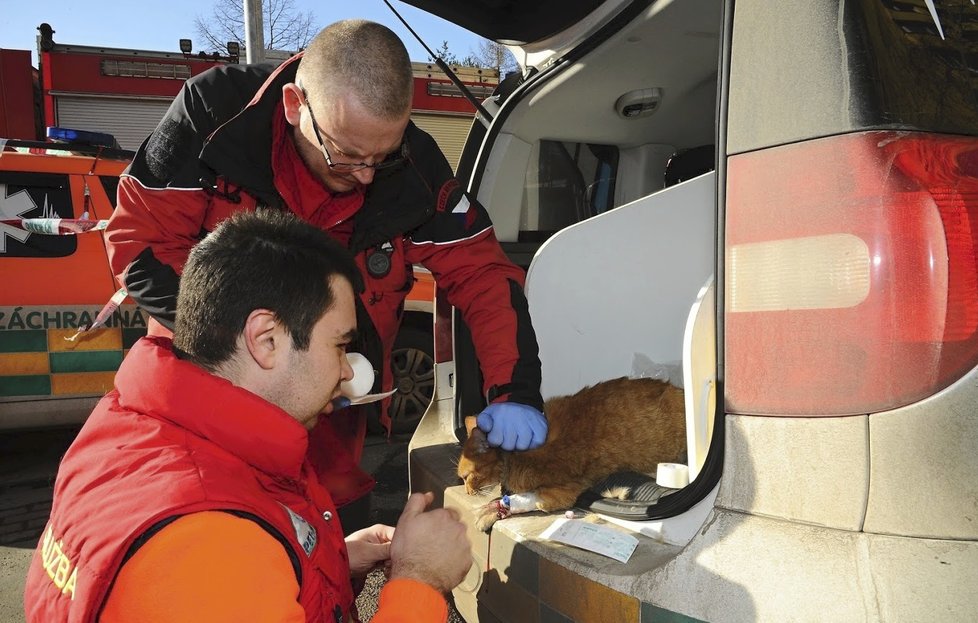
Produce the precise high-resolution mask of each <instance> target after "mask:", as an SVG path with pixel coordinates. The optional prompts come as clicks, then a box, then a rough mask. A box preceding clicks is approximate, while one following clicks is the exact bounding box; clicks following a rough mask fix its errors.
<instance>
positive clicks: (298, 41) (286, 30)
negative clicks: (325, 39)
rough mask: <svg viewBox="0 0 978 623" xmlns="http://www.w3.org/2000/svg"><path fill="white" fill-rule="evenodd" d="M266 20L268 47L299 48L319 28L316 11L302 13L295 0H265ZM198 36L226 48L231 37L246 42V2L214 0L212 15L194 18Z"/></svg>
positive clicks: (215, 46)
mask: <svg viewBox="0 0 978 623" xmlns="http://www.w3.org/2000/svg"><path fill="white" fill-rule="evenodd" d="M262 21H263V22H264V27H265V32H264V35H265V47H266V48H267V49H269V50H286V51H289V52H298V51H299V50H301V49H303V48H305V47H306V46H307V45H309V42H310V41H312V38H313V37H314V36H316V33H318V32H319V28H318V27H317V26H316V17H315V15H314V14H313V12H312V11H307V12H306V13H301V12H300V11H298V10H297V9H296V6H295V1H294V0H263V1H262ZM194 26H195V27H196V29H197V36H199V37H200V38H202V39H203V40H204V47H206V48H209V49H210V50H211V51H218V52H223V50H224V49H225V46H226V45H227V42H228V41H237V42H238V43H239V44H241V45H242V46H243V45H244V42H245V24H244V3H243V2H242V0H214V9H213V11H212V13H211V15H210V16H209V17H204V16H201V15H198V16H197V17H196V19H194Z"/></svg>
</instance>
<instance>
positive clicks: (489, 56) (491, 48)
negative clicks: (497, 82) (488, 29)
mask: <svg viewBox="0 0 978 623" xmlns="http://www.w3.org/2000/svg"><path fill="white" fill-rule="evenodd" d="M469 59H471V60H472V61H473V64H474V65H477V66H479V67H492V68H494V69H497V70H499V76H500V78H502V77H505V76H506V75H507V74H509V73H512V72H514V71H517V70H518V69H519V66H518V65H517V63H516V57H514V56H513V53H512V52H510V51H509V50H507V49H506V46H504V45H503V44H501V43H497V42H495V41H492V40H490V39H481V40H480V41H479V46H478V49H477V50H473V51H472V52H471V54H470V55H469V56H467V57H466V60H469Z"/></svg>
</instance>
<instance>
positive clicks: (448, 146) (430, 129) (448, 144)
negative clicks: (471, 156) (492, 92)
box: [411, 112, 473, 171]
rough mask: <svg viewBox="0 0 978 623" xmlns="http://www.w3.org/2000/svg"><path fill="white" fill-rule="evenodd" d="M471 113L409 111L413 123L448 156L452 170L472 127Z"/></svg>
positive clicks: (456, 163)
mask: <svg viewBox="0 0 978 623" xmlns="http://www.w3.org/2000/svg"><path fill="white" fill-rule="evenodd" d="M472 119H473V118H472V116H471V115H439V114H432V113H419V112H415V113H411V120H412V121H414V123H415V125H417V126H418V127H419V128H421V129H422V130H424V131H425V132H427V133H428V134H430V135H431V136H432V137H433V138H434V139H435V142H436V143H438V146H439V147H441V150H442V151H443V152H444V153H445V157H446V158H448V164H450V165H452V170H453V171H454V170H455V168H456V167H457V166H458V159H459V157H461V155H462V147H463V146H464V145H465V138H466V137H467V136H468V135H469V128H470V127H472Z"/></svg>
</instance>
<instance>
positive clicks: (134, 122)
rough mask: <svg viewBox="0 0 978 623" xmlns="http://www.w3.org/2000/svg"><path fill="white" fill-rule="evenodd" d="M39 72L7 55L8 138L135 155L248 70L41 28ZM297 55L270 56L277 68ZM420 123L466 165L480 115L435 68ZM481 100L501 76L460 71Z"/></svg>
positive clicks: (211, 58) (232, 50) (212, 55)
mask: <svg viewBox="0 0 978 623" xmlns="http://www.w3.org/2000/svg"><path fill="white" fill-rule="evenodd" d="M38 31H39V34H38V37H37V41H38V69H36V70H35V69H34V68H33V67H32V66H31V58H30V53H29V52H28V51H25V50H4V49H0V81H2V82H3V84H4V90H3V93H2V94H0V137H3V138H18V139H40V138H42V137H43V134H44V127H45V126H58V127H66V128H72V129H78V130H89V131H95V132H106V133H109V134H112V135H113V136H114V137H115V138H116V140H117V141H118V143H119V147H121V148H123V149H128V150H135V149H136V148H138V147H139V145H140V143H142V141H143V139H145V138H146V136H148V135H149V134H150V133H151V132H152V131H153V129H154V128H155V127H156V124H157V123H159V121H160V119H161V118H162V117H163V114H164V113H165V112H166V109H167V107H168V106H169V105H170V101H172V100H173V98H174V96H176V94H177V93H178V92H179V91H180V87H181V86H182V85H183V83H184V81H185V80H187V79H188V78H190V77H192V76H195V75H197V74H199V73H201V72H204V71H206V70H207V69H210V68H211V67H214V66H216V65H221V64H226V63H237V62H239V61H240V62H243V59H241V58H240V57H239V55H238V50H239V46H238V45H237V43H235V42H230V43H229V44H228V46H227V47H228V49H227V51H225V52H223V53H220V52H203V51H201V52H197V53H193V52H191V50H192V42H191V41H190V40H189V39H181V40H180V48H181V50H182V51H178V52H159V51H151V50H132V49H121V48H108V47H102V46H90V45H73V44H63V43H57V42H55V41H54V36H53V35H54V33H55V31H54V29H53V28H52V27H51V26H50V25H49V24H41V25H40V26H39V27H38ZM290 55H291V54H290V53H289V52H283V51H277V50H270V51H269V54H267V60H269V61H272V62H274V61H279V62H281V61H283V60H285V59H286V58H288V57H289V56H290ZM412 67H413V69H414V102H413V105H412V110H413V112H412V115H411V118H412V120H413V121H414V122H415V123H416V124H417V125H418V127H420V128H421V129H423V130H425V131H426V132H428V133H429V134H431V135H432V136H433V137H434V138H435V141H437V143H438V145H439V146H440V147H441V148H442V151H444V152H445V155H446V156H447V157H448V161H449V163H451V165H452V166H453V167H454V166H456V164H457V163H458V159H459V156H460V154H461V151H462V145H463V143H464V142H465V138H466V136H467V135H468V131H469V128H470V127H471V125H472V120H473V118H474V116H475V108H474V107H473V105H472V104H471V103H469V101H468V100H467V99H465V98H464V97H463V96H462V93H461V92H460V91H459V89H458V87H456V86H455V85H454V84H453V83H452V82H451V81H450V80H449V79H448V76H446V75H445V74H444V73H443V72H442V71H441V70H440V69H439V68H438V67H437V66H436V65H435V64H434V63H423V62H415V63H412ZM452 70H453V71H454V72H455V73H456V75H457V76H458V77H459V79H460V80H461V81H462V82H463V83H464V84H465V85H466V86H467V87H468V89H469V90H470V91H471V92H472V93H473V95H474V96H475V97H476V98H477V99H480V100H481V99H484V98H485V97H487V96H488V95H490V94H491V93H492V91H493V89H494V88H495V86H496V85H497V84H498V83H499V71H498V70H496V69H490V68H478V67H453V68H452Z"/></svg>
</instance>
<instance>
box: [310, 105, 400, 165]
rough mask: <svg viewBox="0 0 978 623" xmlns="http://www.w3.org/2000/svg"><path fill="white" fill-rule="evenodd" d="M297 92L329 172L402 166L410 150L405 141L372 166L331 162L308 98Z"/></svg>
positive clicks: (358, 163) (360, 163) (362, 163)
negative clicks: (300, 95) (307, 114)
mask: <svg viewBox="0 0 978 623" xmlns="http://www.w3.org/2000/svg"><path fill="white" fill-rule="evenodd" d="M299 90H300V91H301V92H302V100H303V102H302V103H303V105H304V106H305V107H306V110H308V111H309V119H311V120H312V131H313V133H314V134H315V135H316V140H317V141H319V148H320V149H321V150H322V152H323V156H324V157H325V158H326V166H328V167H329V168H330V170H331V171H337V172H340V173H353V172H355V171H362V170H364V169H373V170H374V171H383V170H384V169H389V168H391V167H396V166H398V165H400V164H403V163H404V162H405V161H406V160H407V159H408V156H409V155H410V150H409V149H408V144H407V141H406V140H402V141H401V146H400V147H399V148H398V149H397V150H396V151H392V152H391V153H389V154H387V157H386V158H384V159H383V160H381V161H380V162H377V163H374V164H367V163H366V162H333V159H332V158H330V157H329V150H328V149H326V142H325V141H323V137H322V134H320V130H319V123H318V122H316V115H315V114H314V113H313V112H312V106H310V105H309V96H308V95H307V94H306V90H305V89H304V88H303V87H302V86H299Z"/></svg>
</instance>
